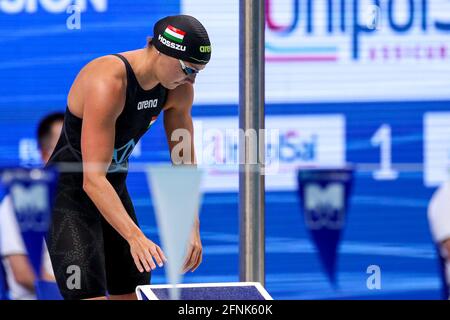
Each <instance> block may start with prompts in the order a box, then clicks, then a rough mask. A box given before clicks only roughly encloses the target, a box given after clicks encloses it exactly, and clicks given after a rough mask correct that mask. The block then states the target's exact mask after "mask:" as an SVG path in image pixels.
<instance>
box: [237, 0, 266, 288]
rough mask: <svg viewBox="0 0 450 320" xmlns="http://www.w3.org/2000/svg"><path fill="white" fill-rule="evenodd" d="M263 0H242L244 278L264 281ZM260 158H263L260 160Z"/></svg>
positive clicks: (241, 256) (241, 225)
mask: <svg viewBox="0 0 450 320" xmlns="http://www.w3.org/2000/svg"><path fill="white" fill-rule="evenodd" d="M264 27H265V18H264V0H240V14H239V29H240V30H239V31H240V32H239V34H240V42H239V50H240V52H239V128H240V129H241V132H242V130H243V132H244V133H245V134H244V135H242V134H240V135H239V145H240V157H239V158H240V165H239V214H240V223H239V229H240V230H239V232H240V242H239V259H240V281H251V282H260V283H261V284H262V285H263V286H264V285H265V230H264V222H265V199H264V192H265V190H264V175H263V174H262V173H263V172H262V169H263V167H262V164H263V163H264V156H265V155H264V145H265V143H264V130H262V129H264V48H265V40H264ZM258 156H259V159H258Z"/></svg>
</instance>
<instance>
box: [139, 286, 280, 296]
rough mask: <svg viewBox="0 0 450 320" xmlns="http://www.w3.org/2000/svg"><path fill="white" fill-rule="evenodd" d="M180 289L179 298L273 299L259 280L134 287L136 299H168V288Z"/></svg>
mask: <svg viewBox="0 0 450 320" xmlns="http://www.w3.org/2000/svg"><path fill="white" fill-rule="evenodd" d="M174 287H175V288H178V289H179V290H180V300H273V299H272V297H271V296H270V295H269V293H268V292H267V291H266V289H264V287H263V286H262V285H261V284H260V283H259V282H228V283H195V284H194V283H192V284H177V285H175V286H173V285H145V286H138V287H136V295H137V298H138V300H170V292H169V291H170V289H173V288H174Z"/></svg>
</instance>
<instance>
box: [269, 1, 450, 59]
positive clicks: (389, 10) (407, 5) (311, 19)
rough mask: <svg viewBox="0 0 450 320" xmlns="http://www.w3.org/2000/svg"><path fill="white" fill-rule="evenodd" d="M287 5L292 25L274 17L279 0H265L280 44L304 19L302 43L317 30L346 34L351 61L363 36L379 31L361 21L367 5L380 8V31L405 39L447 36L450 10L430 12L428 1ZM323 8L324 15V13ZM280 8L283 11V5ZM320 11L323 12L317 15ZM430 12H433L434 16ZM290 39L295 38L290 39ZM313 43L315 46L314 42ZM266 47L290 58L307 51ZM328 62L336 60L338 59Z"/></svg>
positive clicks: (442, 8) (272, 30)
mask: <svg viewBox="0 0 450 320" xmlns="http://www.w3.org/2000/svg"><path fill="white" fill-rule="evenodd" d="M290 3H291V5H290V6H289V7H288V8H287V9H286V12H287V13H288V14H287V15H285V17H287V16H288V15H289V16H292V19H291V20H290V21H291V22H290V23H283V24H282V23H279V22H276V21H275V17H276V16H280V11H277V10H279V8H280V5H281V4H282V3H281V2H279V0H266V26H267V28H268V30H269V31H270V33H272V34H273V35H274V36H275V37H276V38H278V40H280V41H282V38H284V39H286V38H291V37H289V36H290V35H292V34H294V33H297V32H298V31H299V30H300V28H301V27H300V22H302V21H301V19H305V24H304V25H305V26H306V27H305V30H301V31H302V42H305V38H304V37H303V35H306V36H307V37H308V38H310V37H314V36H317V33H318V32H319V31H320V32H323V31H324V32H325V33H326V35H327V36H336V35H345V34H348V35H349V36H350V37H351V51H352V58H353V59H354V60H358V59H359V58H360V50H361V49H360V48H361V39H362V37H363V36H364V35H369V34H373V33H377V32H378V30H377V29H376V28H369V27H368V21H364V18H363V16H364V13H365V12H366V11H367V8H368V7H369V6H374V5H375V6H377V7H379V9H380V14H381V17H382V19H383V22H385V23H384V24H383V29H388V30H382V31H383V32H385V31H389V32H392V33H393V34H394V35H399V36H402V37H404V36H405V35H408V33H411V31H413V30H417V29H420V31H421V32H422V33H423V34H427V33H432V32H433V31H434V32H435V33H440V34H441V35H442V34H445V35H450V10H447V11H446V10H445V8H449V7H450V3H446V0H440V1H439V2H437V1H436V2H433V5H436V6H439V10H434V11H431V10H430V9H429V7H430V0H401V1H400V0H384V1H381V0H372V1H361V0H339V1H337V0H326V1H320V2H319V1H313V0H304V2H303V1H300V0H290ZM284 4H285V3H284ZM324 6H325V12H323V10H324ZM283 8H286V6H284V7H283ZM400 8H401V9H400ZM320 10H322V11H321V12H319V11H320ZM402 10H403V11H402ZM405 11H406V12H405ZM436 12H439V14H440V16H439V17H436V16H435V15H436ZM443 12H447V13H448V14H447V15H448V18H447V19H445V18H444V17H443V16H445V14H443ZM431 13H434V16H433V15H432V14H431ZM323 15H325V21H323V20H322V19H318V18H317V17H322V16H323ZM284 20H286V19H284ZM400 20H401V21H400ZM302 27H303V26H302ZM323 28H325V30H323ZM297 39H298V38H297ZM306 39H307V38H306ZM292 40H294V39H293V38H292ZM298 40H300V39H298ZM314 40H317V39H314ZM294 41H295V40H294ZM314 43H315V44H317V41H315V42H314ZM446 43H448V41H446ZM316 47H317V46H316ZM319 47H320V46H319ZM331 47H332V46H330V45H328V46H323V48H318V47H317V48H318V50H319V49H320V50H319V51H317V52H316V53H317V56H320V54H323V53H324V50H325V49H326V48H327V49H328V50H329V51H330V50H331V49H332V48H331ZM266 48H267V49H268V50H270V51H272V52H275V53H278V54H280V55H281V53H286V50H288V49H292V50H291V56H292V55H295V54H300V53H304V52H305V50H308V48H307V47H303V46H302V47H300V48H299V47H295V49H296V50H294V48H288V45H283V46H281V47H280V46H279V44H278V45H275V44H274V43H271V42H270V41H268V43H266ZM309 49H310V48H309ZM335 49H336V48H335ZM296 51H297V52H296ZM331 51H332V50H331ZM331 51H330V52H329V54H330V56H332V54H333V53H336V52H335V51H336V50H334V51H333V52H331ZM308 53H309V56H315V53H314V52H308ZM331 60H333V61H335V60H337V59H331Z"/></svg>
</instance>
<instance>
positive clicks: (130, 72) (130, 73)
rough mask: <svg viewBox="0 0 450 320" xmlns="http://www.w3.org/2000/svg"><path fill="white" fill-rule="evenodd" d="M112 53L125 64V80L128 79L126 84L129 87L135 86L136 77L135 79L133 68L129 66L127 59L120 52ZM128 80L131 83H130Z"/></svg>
mask: <svg viewBox="0 0 450 320" xmlns="http://www.w3.org/2000/svg"><path fill="white" fill-rule="evenodd" d="M112 55H113V56H116V57H118V58H119V59H120V60H122V61H123V63H124V64H125V68H126V70H127V81H128V83H127V85H128V87H129V88H135V87H136V84H137V79H136V75H135V74H134V71H133V68H131V65H130V63H129V62H128V60H127V59H126V58H125V57H124V56H122V55H121V54H118V53H113V54H112ZM130 81H131V82H132V83H130Z"/></svg>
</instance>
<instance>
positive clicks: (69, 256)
mask: <svg viewBox="0 0 450 320" xmlns="http://www.w3.org/2000/svg"><path fill="white" fill-rule="evenodd" d="M115 56H117V57H119V58H120V59H121V60H122V61H123V62H124V64H125V67H126V72H127V89H126V102H125V107H124V109H123V111H122V113H121V114H120V116H119V117H118V119H117V121H116V128H115V129H116V131H115V141H114V154H113V157H112V159H111V165H110V167H109V170H108V173H107V176H106V177H107V179H108V181H109V182H110V183H111V185H112V186H113V187H114V189H115V190H116V192H117V194H118V195H119V197H120V199H121V201H122V203H123V205H124V207H125V209H126V210H127V212H128V214H129V215H130V217H131V218H132V219H133V220H134V221H135V222H136V223H137V220H136V214H135V211H134V208H133V204H132V202H131V199H130V196H129V194H128V191H127V187H126V183H125V181H126V177H127V169H128V158H129V156H130V154H131V153H132V151H133V148H134V146H135V145H136V143H137V142H138V141H139V139H140V138H141V137H142V136H143V135H144V133H145V132H146V131H147V130H148V129H149V128H150V126H151V123H153V122H154V121H155V120H156V117H157V116H158V115H159V114H160V112H161V110H162V108H163V106H164V103H165V101H166V98H167V89H166V88H164V87H163V86H162V85H161V84H158V85H157V86H156V87H154V88H153V89H151V90H143V89H142V88H141V86H140V85H139V83H138V81H137V79H136V76H135V74H134V72H133V69H132V68H131V65H130V64H129V63H128V61H127V60H126V59H125V58H124V57H123V56H121V55H115ZM81 127H82V119H80V118H78V117H76V116H74V115H73V114H72V113H71V112H70V110H69V108H67V109H66V114H65V118H64V125H63V130H62V133H61V136H60V138H59V141H58V143H57V145H56V147H55V150H54V152H53V154H52V156H51V158H50V160H49V162H48V164H47V165H56V166H60V168H61V174H60V177H59V182H58V190H57V195H56V198H55V203H54V208H53V217H52V224H51V227H50V231H49V234H48V237H47V245H48V249H49V253H50V257H51V261H52V265H53V269H54V272H55V276H56V280H57V282H58V287H59V289H60V291H61V294H62V295H63V297H64V298H65V299H87V298H93V297H98V296H104V295H106V292H108V293H109V294H112V295H117V294H126V293H132V292H134V290H135V288H136V286H137V285H143V284H149V283H150V273H147V272H143V273H140V272H139V271H138V269H137V267H136V266H135V263H134V261H133V258H132V256H131V254H130V247H129V245H128V243H127V241H126V240H125V239H123V238H122V237H121V236H120V235H119V233H118V232H117V231H116V230H115V229H114V228H113V227H112V226H111V225H110V224H109V223H108V222H106V220H105V219H104V218H103V216H102V215H101V213H100V212H99V211H98V209H97V208H96V206H95V205H94V203H93V202H92V201H91V199H90V198H89V197H88V195H87V194H86V193H85V192H84V191H83V188H82V186H83V173H82V155H81ZM78 271H79V272H78ZM77 273H79V276H80V279H79V281H78V279H76V277H77V276H78V274H77Z"/></svg>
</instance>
